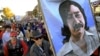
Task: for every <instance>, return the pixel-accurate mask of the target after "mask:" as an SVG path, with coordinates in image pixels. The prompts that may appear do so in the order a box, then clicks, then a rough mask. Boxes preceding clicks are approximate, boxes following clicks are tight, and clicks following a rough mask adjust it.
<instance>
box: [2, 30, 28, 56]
mask: <svg viewBox="0 0 100 56" xmlns="http://www.w3.org/2000/svg"><path fill="white" fill-rule="evenodd" d="M27 52H28V46H27V44H26V43H25V42H24V41H23V40H18V39H17V32H15V31H12V32H11V33H10V40H9V41H8V42H7V43H6V44H5V45H4V55H5V56H26V55H27Z"/></svg>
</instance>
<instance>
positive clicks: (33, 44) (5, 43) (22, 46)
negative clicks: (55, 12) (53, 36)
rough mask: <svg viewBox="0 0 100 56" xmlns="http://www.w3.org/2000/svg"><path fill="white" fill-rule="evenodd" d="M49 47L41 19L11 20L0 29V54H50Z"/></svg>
mask: <svg viewBox="0 0 100 56" xmlns="http://www.w3.org/2000/svg"><path fill="white" fill-rule="evenodd" d="M50 47H51V45H50V42H49V40H48V36H47V32H46V30H45V27H44V22H43V21H42V20H37V19H35V20H34V22H27V23H24V24H22V22H21V23H17V22H12V23H11V24H4V25H3V26H2V28H1V29H0V56H51V55H52V54H53V52H52V50H51V49H50Z"/></svg>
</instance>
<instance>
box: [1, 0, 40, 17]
mask: <svg viewBox="0 0 100 56" xmlns="http://www.w3.org/2000/svg"><path fill="white" fill-rule="evenodd" d="M37 4H38V2H37V0H0V9H2V8H4V7H9V8H10V9H11V10H12V12H13V13H14V14H15V15H25V13H26V11H31V10H33V9H34V7H35V6H36V5H37Z"/></svg>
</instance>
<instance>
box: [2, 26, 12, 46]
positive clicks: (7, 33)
mask: <svg viewBox="0 0 100 56" xmlns="http://www.w3.org/2000/svg"><path fill="white" fill-rule="evenodd" d="M10 32H11V26H10V25H6V26H5V32H4V33H3V36H2V41H3V45H5V43H6V42H7V41H9V40H10Z"/></svg>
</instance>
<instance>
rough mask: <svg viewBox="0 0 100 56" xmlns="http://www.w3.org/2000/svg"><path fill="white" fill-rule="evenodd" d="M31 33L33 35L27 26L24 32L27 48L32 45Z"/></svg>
mask: <svg viewBox="0 0 100 56" xmlns="http://www.w3.org/2000/svg"><path fill="white" fill-rule="evenodd" d="M32 33H33V31H32V29H31V28H30V26H27V29H26V30H25V37H26V42H27V44H28V46H29V47H31V45H32V43H31V37H32Z"/></svg>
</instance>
